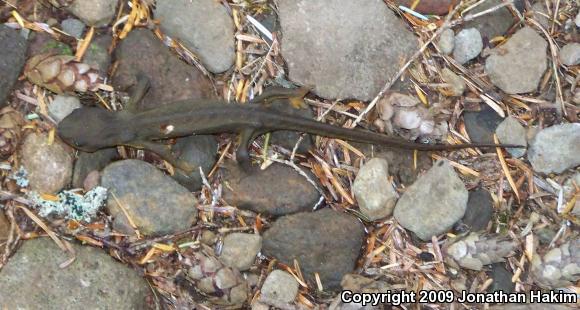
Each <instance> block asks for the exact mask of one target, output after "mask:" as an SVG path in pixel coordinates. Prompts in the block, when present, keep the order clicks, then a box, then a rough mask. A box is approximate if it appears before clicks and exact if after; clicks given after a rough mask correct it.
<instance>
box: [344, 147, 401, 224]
mask: <svg viewBox="0 0 580 310" xmlns="http://www.w3.org/2000/svg"><path fill="white" fill-rule="evenodd" d="M352 189H353V192H354V196H355V197H356V201H357V202H358V204H359V208H360V210H361V212H362V213H363V214H364V215H366V216H367V217H368V219H369V220H371V221H374V220H378V219H381V218H385V217H387V216H390V215H391V214H392V213H393V209H394V208H395V203H396V202H397V192H396V191H395V189H394V188H393V185H392V184H391V182H390V181H389V164H388V162H387V161H386V160H384V159H382V158H373V159H371V160H369V162H367V163H366V164H364V165H363V166H362V167H361V168H360V170H359V172H358V174H357V175H356V179H355V180H354V184H353V186H352Z"/></svg>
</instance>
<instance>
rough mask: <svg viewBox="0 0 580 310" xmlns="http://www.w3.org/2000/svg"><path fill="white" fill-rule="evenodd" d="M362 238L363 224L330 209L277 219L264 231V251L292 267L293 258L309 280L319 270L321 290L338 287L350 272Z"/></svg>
mask: <svg viewBox="0 0 580 310" xmlns="http://www.w3.org/2000/svg"><path fill="white" fill-rule="evenodd" d="M363 240H364V226H363V225H362V224H361V223H360V222H359V221H358V220H357V219H356V218H355V217H353V216H351V215H348V214H346V213H340V212H337V211H334V210H332V209H323V210H320V211H317V212H303V213H297V214H293V215H286V216H283V217H281V218H279V219H278V220H277V221H276V222H274V224H273V225H272V227H271V228H270V229H268V230H267V231H266V232H264V243H263V247H262V248H263V253H264V254H265V255H268V256H273V257H275V258H276V259H278V260H279V261H281V262H282V263H284V264H286V265H288V266H292V265H293V264H294V260H295V259H296V260H297V261H298V262H299V264H300V268H301V269H302V274H303V275H304V277H305V278H306V280H307V281H308V282H309V283H315V278H314V273H316V272H317V273H318V274H319V276H320V280H321V281H322V286H323V287H324V290H333V291H334V290H338V289H340V280H341V279H342V277H343V276H344V275H345V274H347V273H350V272H352V271H353V269H354V267H355V264H356V261H357V258H358V256H359V254H360V249H361V247H362V245H363Z"/></svg>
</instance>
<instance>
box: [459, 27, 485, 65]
mask: <svg viewBox="0 0 580 310" xmlns="http://www.w3.org/2000/svg"><path fill="white" fill-rule="evenodd" d="M482 49H483V41H482V40H481V34H480V33H479V30H477V29H475V28H468V29H463V30H461V31H459V33H458V34H457V35H456V36H455V48H454V49H453V58H455V60H457V62H459V63H460V64H464V63H466V62H468V61H470V60H472V59H473V58H475V57H477V55H479V53H481V50H482Z"/></svg>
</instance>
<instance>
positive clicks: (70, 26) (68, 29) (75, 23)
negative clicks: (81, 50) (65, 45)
mask: <svg viewBox="0 0 580 310" xmlns="http://www.w3.org/2000/svg"><path fill="white" fill-rule="evenodd" d="M60 25H61V27H62V31H64V32H65V33H68V34H70V35H71V36H73V37H75V38H77V39H80V38H81V37H82V36H83V32H84V31H85V27H86V26H85V24H83V22H81V21H80V20H78V19H76V18H67V19H65V20H63V21H62V22H61V23H60Z"/></svg>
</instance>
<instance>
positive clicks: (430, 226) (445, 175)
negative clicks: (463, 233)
mask: <svg viewBox="0 0 580 310" xmlns="http://www.w3.org/2000/svg"><path fill="white" fill-rule="evenodd" d="M467 199H468V192H467V190H466V189H465V185H463V182H462V181H461V179H460V178H459V177H458V176H457V173H456V172H455V170H454V169H453V168H452V167H451V166H450V165H449V162H447V161H437V162H436V163H435V165H433V167H432V168H431V169H430V170H429V171H427V173H425V174H423V175H422V176H421V177H420V178H419V179H418V180H417V181H416V182H415V183H414V184H413V185H411V186H409V187H408V188H407V190H406V191H405V193H404V194H403V195H402V196H401V198H400V199H399V201H398V202H397V205H396V206H395V212H394V215H395V218H396V219H397V221H398V222H399V223H400V224H401V225H402V226H403V227H405V228H406V229H408V230H410V231H412V232H414V233H415V234H416V235H417V236H418V237H419V238H421V240H424V241H429V240H431V237H432V236H436V235H439V234H441V233H444V232H446V231H447V230H449V229H450V228H451V227H452V226H453V224H455V222H457V221H459V220H460V219H461V218H462V217H463V215H464V214H465V209H466V207H467Z"/></svg>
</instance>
